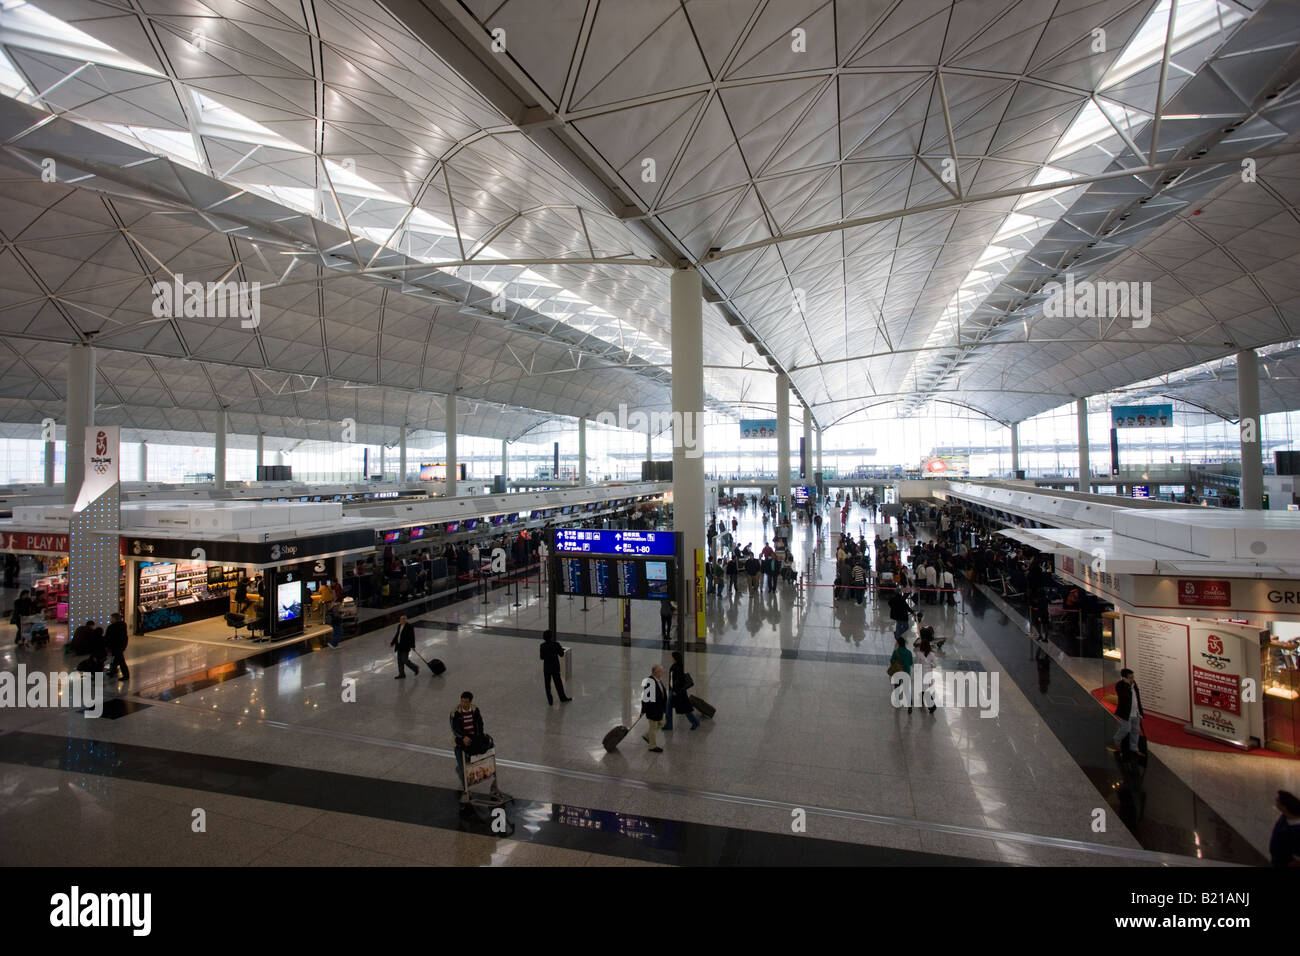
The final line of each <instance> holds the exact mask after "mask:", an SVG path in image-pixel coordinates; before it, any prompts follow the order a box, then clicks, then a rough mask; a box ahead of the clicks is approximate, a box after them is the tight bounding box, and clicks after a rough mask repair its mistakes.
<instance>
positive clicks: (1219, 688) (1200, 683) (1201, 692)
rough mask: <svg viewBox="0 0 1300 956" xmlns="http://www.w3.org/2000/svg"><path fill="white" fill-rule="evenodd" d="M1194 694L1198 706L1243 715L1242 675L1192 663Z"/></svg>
mask: <svg viewBox="0 0 1300 956" xmlns="http://www.w3.org/2000/svg"><path fill="white" fill-rule="evenodd" d="M1192 695H1193V698H1194V699H1195V701H1196V706H1197V707H1212V708H1214V709H1215V710H1222V711H1227V712H1228V713H1230V714H1235V715H1237V716H1238V717H1240V716H1241V677H1240V675H1238V674H1220V673H1219V672H1218V671H1207V670H1206V669H1205V668H1203V667H1197V666H1196V665H1195V664H1193V665H1192Z"/></svg>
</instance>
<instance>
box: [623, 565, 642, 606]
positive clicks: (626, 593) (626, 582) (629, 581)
mask: <svg viewBox="0 0 1300 956" xmlns="http://www.w3.org/2000/svg"><path fill="white" fill-rule="evenodd" d="M639 577H640V576H639V575H638V574H637V567H636V562H635V561H619V562H618V596H619V597H625V598H634V597H640V596H641V591H640V587H639Z"/></svg>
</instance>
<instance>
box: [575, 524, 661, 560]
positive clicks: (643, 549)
mask: <svg viewBox="0 0 1300 956" xmlns="http://www.w3.org/2000/svg"><path fill="white" fill-rule="evenodd" d="M555 550H556V551H568V552H576V553H579V554H634V555H642V556H647V557H664V558H670V557H672V556H673V555H674V554H676V542H675V541H674V539H673V533H672V532H671V531H588V530H585V529H578V528H561V529H560V530H558V531H556V532H555Z"/></svg>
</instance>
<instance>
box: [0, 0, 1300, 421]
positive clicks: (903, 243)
mask: <svg viewBox="0 0 1300 956" xmlns="http://www.w3.org/2000/svg"><path fill="white" fill-rule="evenodd" d="M1169 7H1170V4H1169V0H1164V2H1163V3H1160V2H1156V0H962V2H959V3H958V2H952V0H906V2H902V0H636V2H630V0H550V2H547V3H538V2H534V0H505V2H502V0H465V2H455V0H314V2H308V3H298V2H292V3H289V2H276V0H247V2H235V0H203V2H198V0H186V2H179V0H176V2H173V0H157V2H148V3H144V2H140V0H126V2H107V0H105V2H99V0H39V2H37V3H36V4H34V5H32V4H25V5H24V4H21V3H20V4H17V5H13V6H11V7H7V8H6V10H5V14H4V15H3V16H0V53H2V54H3V56H4V58H5V62H3V63H0V88H4V89H7V90H8V91H9V92H10V93H12V96H11V97H8V98H3V99H0V143H3V152H0V243H2V244H3V245H0V332H2V333H3V335H4V337H5V345H4V347H3V348H2V349H0V363H8V366H9V369H10V373H11V374H10V375H8V376H5V377H4V379H0V402H3V404H0V408H2V409H3V410H4V414H5V417H9V416H11V415H35V414H37V413H38V412H41V411H42V410H45V409H48V408H49V407H50V406H51V404H52V403H53V404H57V403H58V402H59V400H60V399H61V397H62V395H61V389H62V384H61V382H60V376H61V374H62V373H61V371H60V368H61V366H60V364H59V363H60V362H61V356H62V351H63V350H64V349H65V348H66V345H67V343H71V342H76V341H84V340H86V339H88V338H89V339H91V340H93V342H94V344H95V345H96V348H97V350H99V352H100V354H101V368H102V370H103V374H102V375H101V378H100V389H99V396H98V397H99V402H100V405H101V407H102V408H103V409H104V410H105V412H106V413H107V412H109V411H110V410H112V411H115V412H116V413H119V414H120V415H121V416H122V421H123V423H128V424H134V423H141V424H140V427H153V426H152V425H145V424H143V423H145V422H151V423H152V422H156V423H158V424H157V427H160V428H172V429H176V430H189V429H190V428H191V427H193V428H195V429H198V428H200V427H203V426H205V423H206V422H207V418H205V417H204V416H211V415H214V414H215V410H216V408H218V407H222V406H227V407H229V409H230V412H231V414H232V416H239V415H244V414H246V415H249V416H252V417H250V420H249V422H248V423H247V427H249V428H253V427H256V428H257V429H258V430H267V431H275V430H277V429H290V433H291V434H300V435H301V436H302V437H308V436H309V435H310V436H311V437H319V436H317V435H315V432H316V431H324V430H327V428H328V424H327V423H328V422H329V421H332V420H336V418H339V417H345V416H346V415H347V413H346V412H344V413H342V414H340V410H341V409H345V408H347V407H348V406H349V403H350V404H351V407H352V408H353V411H354V412H355V414H353V415H352V416H351V417H358V416H360V417H358V421H359V422H363V423H369V424H373V425H374V426H375V427H376V428H378V429H386V430H384V431H382V432H381V434H383V435H385V436H390V431H391V430H392V429H395V428H396V427H397V426H398V425H400V424H403V423H405V424H408V425H410V426H412V427H431V428H434V429H437V428H440V425H439V423H438V422H439V417H440V416H441V415H442V414H443V412H442V405H441V402H442V399H441V397H440V396H441V395H443V394H445V393H448V392H452V391H454V392H456V393H457V394H458V395H461V396H463V397H464V398H465V399H466V401H468V402H474V401H477V402H480V403H483V404H482V406H481V407H482V409H483V414H482V417H481V418H475V417H473V415H474V413H470V415H471V418H470V419H469V420H467V421H464V422H462V425H461V428H462V430H464V431H466V433H473V434H489V435H495V436H498V437H514V436H517V435H519V434H521V433H522V432H524V431H526V430H527V429H528V428H530V427H533V425H535V424H536V423H537V421H539V420H541V419H544V418H545V417H547V416H553V415H565V416H569V415H584V414H585V415H594V414H595V413H597V412H599V411H602V410H606V409H617V407H618V405H619V404H620V403H626V404H629V405H633V406H640V407H646V408H653V407H663V406H664V405H666V404H667V402H668V397H669V391H668V388H669V382H670V375H671V352H670V351H669V340H670V336H669V303H668V275H669V271H668V270H669V269H670V268H671V267H674V266H678V265H683V264H691V265H695V266H697V267H698V268H700V270H701V272H702V274H703V276H704V279H705V290H706V293H705V294H706V300H707V303H706V306H705V317H704V321H705V329H704V333H705V365H706V388H707V392H708V395H709V398H710V399H711V401H712V402H713V403H714V404H715V405H717V406H724V407H725V406H729V407H732V408H734V409H741V408H744V407H747V406H750V405H754V404H756V403H763V402H770V400H771V389H772V379H771V371H772V370H773V369H776V370H782V371H785V372H786V373H788V375H789V376H790V379H791V382H792V385H793V387H794V389H795V391H796V393H797V396H798V398H799V399H800V400H802V401H804V402H806V403H808V404H809V405H810V406H811V407H812V409H813V412H814V414H815V416H816V418H817V420H818V422H819V423H821V424H823V425H827V424H830V423H832V422H834V421H837V420H840V419H842V418H845V417H847V416H849V415H851V414H853V413H854V412H856V411H858V410H861V409H863V408H869V407H875V406H888V407H891V408H893V409H895V410H896V411H897V413H899V414H905V413H907V412H908V411H910V410H913V409H915V408H919V407H921V406H922V405H924V404H925V403H927V402H930V401H950V402H955V403H957V404H961V405H965V406H967V407H969V408H972V409H975V410H978V411H980V412H982V413H984V414H987V415H989V416H991V417H993V418H996V419H998V420H1001V421H1007V422H1010V421H1017V420H1021V419H1023V418H1026V417H1029V416H1031V415H1033V414H1036V413H1038V412H1040V411H1044V410H1047V409H1049V408H1052V407H1055V406H1058V405H1060V404H1062V403H1063V402H1065V401H1068V400H1069V399H1070V398H1072V397H1076V396H1080V395H1093V394H1098V393H1100V392H1103V391H1106V390H1109V389H1114V388H1123V387H1125V386H1128V385H1131V384H1132V383H1135V382H1142V381H1145V380H1148V379H1152V378H1153V377H1156V376H1167V375H1170V374H1172V373H1175V372H1177V371H1178V370H1180V369H1185V368H1188V367H1190V366H1200V365H1201V364H1202V363H1206V362H1211V361H1213V360H1216V359H1218V358H1220V357H1222V356H1224V355H1230V354H1232V353H1234V352H1236V351H1237V350H1238V349H1241V348H1246V347H1261V346H1268V345H1271V344H1274V343H1279V342H1286V341H1291V340H1293V339H1295V338H1296V337H1297V331H1296V325H1297V322H1300V318H1297V312H1298V311H1300V309H1298V308H1297V306H1298V305H1300V280H1296V279H1295V276H1296V275H1297V274H1300V273H1298V271H1297V266H1300V259H1298V257H1300V215H1297V212H1296V199H1297V197H1298V196H1300V182H1298V181H1297V179H1298V177H1300V160H1297V154H1298V153H1300V138H1297V136H1296V135H1295V134H1296V133H1297V132H1300V101H1298V94H1297V92H1296V89H1295V88H1293V87H1292V86H1291V83H1292V80H1294V79H1295V78H1296V77H1297V74H1300V56H1298V55H1297V49H1298V48H1300V8H1297V6H1296V5H1295V4H1292V3H1286V2H1282V0H1271V2H1264V0H1177V3H1176V5H1175V16H1174V22H1173V27H1172V29H1171V28H1170V25H1169ZM46 15H48V17H50V18H53V19H52V20H49V21H46V20H42V19H41V17H42V16H46ZM54 24H57V26H58V28H56V27H55V26H54ZM47 26H48V28H47ZM66 26H71V27H73V28H75V29H76V30H77V31H81V33H71V32H67V30H66ZM1098 31H1101V33H1100V34H1099V32H1098ZM1243 157H1250V169H1249V176H1247V175H1245V174H1244V173H1243V164H1242V160H1243ZM47 160H52V161H53V163H54V166H53V169H54V170H55V175H54V176H53V177H50V176H49V175H48V173H47V177H46V178H47V179H48V178H53V179H54V181H51V182H47V181H43V180H42V176H41V174H42V172H43V171H46V170H47V168H48V167H46V166H45V165H44V164H45V162H46V161H47ZM565 260H568V261H565ZM1067 272H1068V273H1070V274H1072V275H1073V276H1074V277H1075V278H1076V279H1084V278H1094V279H1101V280H1108V281H1119V280H1123V281H1134V282H1139V283H1141V282H1150V283H1151V288H1152V299H1153V303H1154V309H1153V316H1152V322H1151V324H1150V326H1148V327H1135V326H1134V324H1133V323H1132V322H1130V321H1128V320H1126V319H1122V318H1121V319H1116V317H1110V318H1109V319H1108V318H1106V317H1103V319H1102V320H1097V319H1093V320H1092V321H1080V320H1076V319H1048V318H1044V316H1043V314H1042V305H1043V301H1044V298H1045V296H1046V293H1045V291H1044V289H1043V286H1044V284H1045V283H1047V282H1049V281H1053V280H1056V281H1061V279H1062V277H1063V276H1064V275H1065V274H1066V273H1067ZM174 274H182V275H183V276H184V277H185V278H186V279H187V280H190V279H192V280H198V281H206V282H211V281H224V280H226V279H232V280H239V281H244V282H258V283H260V284H261V309H262V315H261V318H260V320H259V323H258V324H257V326H256V327H253V328H244V327H241V325H240V323H239V322H238V321H235V320H231V319H229V318H225V319H205V318H200V317H184V316H179V317H172V318H168V317H162V318H160V317H158V316H155V315H154V314H153V313H152V311H151V307H152V304H153V295H152V293H151V286H152V284H153V283H154V282H156V281H160V280H162V279H165V278H168V277H170V276H172V275H174ZM1271 403H1275V404H1276V405H1278V406H1279V407H1285V408H1295V407H1300V388H1297V387H1295V385H1294V383H1293V382H1292V381H1291V380H1290V379H1288V378H1287V377H1286V376H1279V377H1278V378H1277V379H1276V380H1275V381H1274V383H1273V385H1272V386H1270V390H1269V391H1268V394H1266V395H1265V405H1266V406H1268V405H1269V404H1271ZM1224 409H1225V412H1227V413H1228V414H1231V412H1232V408H1231V407H1229V406H1224ZM464 414H466V413H465V412H464V410H463V409H462V415H464ZM317 416H319V418H317ZM254 419H256V420H254ZM104 420H105V421H107V420H108V419H107V418H105V419H104ZM235 421H236V419H235V418H232V428H233V427H234V423H235ZM309 422H316V423H317V424H316V425H309ZM263 426H265V427H263ZM239 427H240V428H243V427H246V426H245V423H243V422H242V420H241V421H240V426H239ZM293 429H299V432H293V431H292V430H293ZM388 440H391V436H390V437H389V439H388Z"/></svg>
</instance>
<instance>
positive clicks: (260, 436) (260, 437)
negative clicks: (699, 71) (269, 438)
mask: <svg viewBox="0 0 1300 956" xmlns="http://www.w3.org/2000/svg"><path fill="white" fill-rule="evenodd" d="M265 454H266V432H258V433H257V466H256V467H255V468H254V470H253V477H254V478H256V479H257V480H258V481H261V480H262V468H263V455H265Z"/></svg>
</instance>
